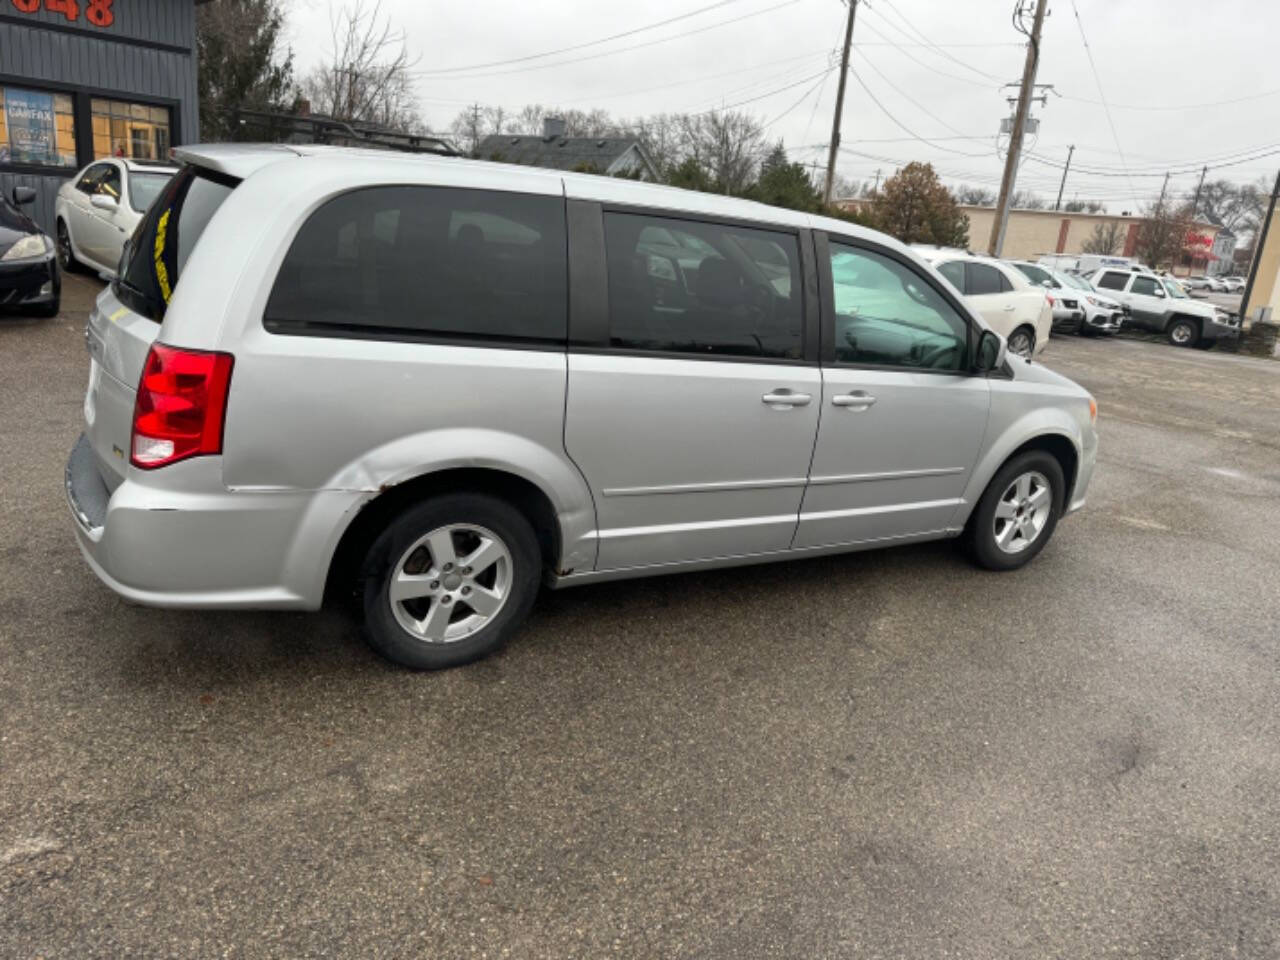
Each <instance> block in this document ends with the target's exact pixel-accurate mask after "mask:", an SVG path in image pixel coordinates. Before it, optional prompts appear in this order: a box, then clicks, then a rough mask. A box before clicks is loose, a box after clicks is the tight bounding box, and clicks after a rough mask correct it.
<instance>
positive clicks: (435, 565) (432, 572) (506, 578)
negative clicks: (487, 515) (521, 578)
mask: <svg viewBox="0 0 1280 960" xmlns="http://www.w3.org/2000/svg"><path fill="white" fill-rule="evenodd" d="M512 578H513V564H512V561H511V551H510V550H508V549H507V545H506V544H505V543H503V542H502V538H500V537H499V536H498V535H497V534H496V533H494V532H493V531H492V530H488V529H486V528H484V527H480V526H477V525H475V524H472V523H451V524H449V525H448V526H444V527H437V528H436V529H435V530H432V531H431V532H430V533H428V534H426V535H425V536H423V537H419V538H418V539H417V540H416V541H414V543H413V544H412V545H410V547H409V548H408V549H407V550H405V551H404V553H402V554H401V555H400V559H399V560H397V561H396V564H395V566H394V567H392V570H391V577H390V579H389V580H388V583H387V602H388V603H390V604H391V610H392V612H393V613H394V614H395V618H396V622H397V623H399V624H400V626H401V627H403V628H404V629H405V631H407V632H408V633H409V634H410V635H412V636H414V637H416V638H417V639H419V640H421V641H423V642H424V643H456V642H457V641H459V640H465V639H466V638H467V637H469V636H472V635H473V634H475V633H476V632H477V631H478V630H481V629H483V628H484V626H485V625H486V624H488V623H489V622H490V621H491V620H492V619H493V618H494V617H496V616H497V615H498V614H499V613H500V612H501V611H502V608H503V607H505V606H506V603H507V599H508V598H509V597H510V596H511V584H512Z"/></svg>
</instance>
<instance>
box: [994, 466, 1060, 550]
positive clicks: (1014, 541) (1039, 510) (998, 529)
mask: <svg viewBox="0 0 1280 960" xmlns="http://www.w3.org/2000/svg"><path fill="white" fill-rule="evenodd" d="M1052 509H1053V492H1052V488H1051V487H1050V486H1049V479H1048V478H1047V477H1046V476H1045V475H1044V474H1043V473H1040V472H1039V471H1038V470H1029V471H1027V472H1026V473H1024V474H1021V475H1020V476H1018V477H1016V478H1015V479H1014V481H1013V482H1012V483H1011V484H1009V486H1008V487H1006V488H1005V491H1004V493H1002V494H1001V495H1000V500H999V502H998V503H996V516H995V520H994V521H992V533H993V534H994V536H995V539H996V546H997V547H999V548H1000V549H1001V550H1002V551H1003V552H1005V553H1021V552H1022V551H1023V550H1026V549H1027V548H1028V547H1030V546H1031V545H1032V544H1033V543H1035V542H1036V541H1037V540H1038V539H1040V534H1041V532H1042V531H1043V530H1044V526H1045V524H1046V523H1048V522H1049V511H1051V510H1052Z"/></svg>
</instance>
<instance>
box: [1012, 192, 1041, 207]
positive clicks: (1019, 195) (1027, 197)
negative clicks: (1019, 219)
mask: <svg viewBox="0 0 1280 960" xmlns="http://www.w3.org/2000/svg"><path fill="white" fill-rule="evenodd" d="M1009 206H1010V207H1011V208H1012V209H1014V210H1043V209H1044V208H1045V207H1047V206H1048V204H1047V203H1045V202H1044V198H1042V197H1040V196H1039V195H1037V194H1034V193H1032V192H1031V191H1030V190H1015V191H1014V192H1013V196H1012V197H1010V198H1009Z"/></svg>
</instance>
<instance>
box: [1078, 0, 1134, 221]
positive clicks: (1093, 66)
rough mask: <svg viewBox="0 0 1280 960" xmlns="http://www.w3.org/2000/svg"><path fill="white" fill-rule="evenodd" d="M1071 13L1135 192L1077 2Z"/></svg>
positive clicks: (1117, 151) (1126, 173)
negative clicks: (1074, 18) (1073, 15)
mask: <svg viewBox="0 0 1280 960" xmlns="http://www.w3.org/2000/svg"><path fill="white" fill-rule="evenodd" d="M1071 12H1072V13H1074V14H1075V17H1076V27H1078V28H1079V30H1080V42H1081V43H1083V44H1084V52H1085V55H1086V56H1087V57H1088V59H1089V69H1090V70H1091V71H1092V72H1093V82H1094V85H1095V86H1097V88H1098V97H1099V99H1100V100H1101V102H1102V110H1103V112H1104V113H1106V115H1107V126H1109V127H1110V128H1111V139H1112V140H1113V141H1115V145H1116V153H1117V154H1119V156H1120V166H1121V168H1122V169H1124V170H1125V180H1126V182H1127V183H1128V184H1129V190H1130V191H1131V192H1133V181H1132V180H1130V179H1129V174H1128V167H1129V163H1128V161H1126V160H1125V158H1124V147H1122V146H1120V134H1119V133H1117V132H1116V121H1115V118H1113V117H1112V116H1111V108H1110V107H1109V106H1107V95H1106V94H1105V93H1104V92H1103V90H1102V78H1101V77H1099V76H1098V65H1097V64H1096V63H1094V62H1093V50H1091V49H1090V48H1089V38H1088V37H1087V36H1085V32H1084V21H1083V20H1081V19H1080V9H1079V8H1078V7H1077V6H1076V0H1071ZM1133 202H1134V204H1135V205H1136V204H1137V202H1138V196H1137V193H1136V192H1134V196H1133Z"/></svg>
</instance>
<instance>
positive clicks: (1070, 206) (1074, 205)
mask: <svg viewBox="0 0 1280 960" xmlns="http://www.w3.org/2000/svg"><path fill="white" fill-rule="evenodd" d="M1062 209H1063V210H1065V211H1066V212H1067V213H1103V212H1104V211H1106V209H1107V205H1106V204H1104V203H1099V202H1098V201H1097V200H1068V201H1067V202H1066V203H1064V204H1063V205H1062Z"/></svg>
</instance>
